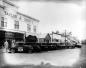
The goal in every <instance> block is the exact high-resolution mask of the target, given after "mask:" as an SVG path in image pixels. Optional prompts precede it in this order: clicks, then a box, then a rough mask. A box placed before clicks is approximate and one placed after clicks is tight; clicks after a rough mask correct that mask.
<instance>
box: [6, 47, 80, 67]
mask: <svg viewBox="0 0 86 68" xmlns="http://www.w3.org/2000/svg"><path fill="white" fill-rule="evenodd" d="M79 56H80V49H78V48H76V49H65V50H56V51H49V52H43V53H32V54H28V53H15V54H12V53H4V59H5V62H6V63H7V64H12V65H27V64H34V65H38V64H41V62H44V63H45V64H46V63H50V64H52V65H55V66H72V65H73V64H74V63H76V62H78V60H79Z"/></svg>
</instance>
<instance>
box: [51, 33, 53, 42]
mask: <svg viewBox="0 0 86 68" xmlns="http://www.w3.org/2000/svg"><path fill="white" fill-rule="evenodd" d="M51 42H53V32H52V39H51Z"/></svg>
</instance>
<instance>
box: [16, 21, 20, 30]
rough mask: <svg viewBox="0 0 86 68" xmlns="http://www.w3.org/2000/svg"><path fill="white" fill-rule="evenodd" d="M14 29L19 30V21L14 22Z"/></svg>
mask: <svg viewBox="0 0 86 68" xmlns="http://www.w3.org/2000/svg"><path fill="white" fill-rule="evenodd" d="M15 29H19V21H16V20H15Z"/></svg>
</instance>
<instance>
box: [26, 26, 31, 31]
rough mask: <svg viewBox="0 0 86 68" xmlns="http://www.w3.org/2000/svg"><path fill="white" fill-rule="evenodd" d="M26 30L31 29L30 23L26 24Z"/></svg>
mask: <svg viewBox="0 0 86 68" xmlns="http://www.w3.org/2000/svg"><path fill="white" fill-rule="evenodd" d="M27 31H29V32H30V31H31V25H29V24H27Z"/></svg>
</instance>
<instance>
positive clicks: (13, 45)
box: [12, 40, 16, 48]
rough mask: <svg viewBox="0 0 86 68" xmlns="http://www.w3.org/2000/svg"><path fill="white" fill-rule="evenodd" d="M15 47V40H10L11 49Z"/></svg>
mask: <svg viewBox="0 0 86 68" xmlns="http://www.w3.org/2000/svg"><path fill="white" fill-rule="evenodd" d="M15 46H16V45H15V40H12V48H14V47H15Z"/></svg>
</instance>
